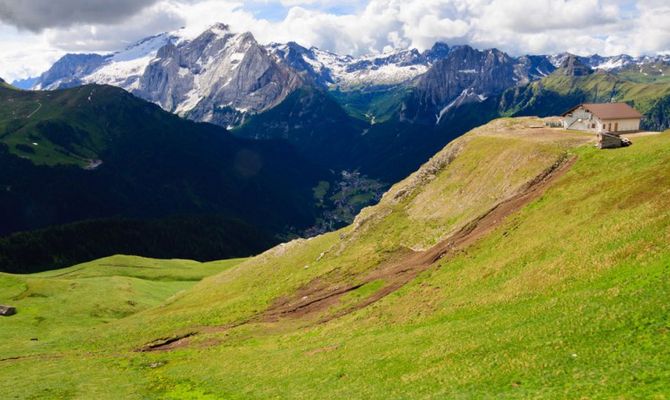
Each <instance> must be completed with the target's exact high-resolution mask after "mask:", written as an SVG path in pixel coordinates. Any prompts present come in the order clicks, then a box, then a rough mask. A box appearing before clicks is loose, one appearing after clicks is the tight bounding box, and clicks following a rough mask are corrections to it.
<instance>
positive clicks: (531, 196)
mask: <svg viewBox="0 0 670 400" xmlns="http://www.w3.org/2000/svg"><path fill="white" fill-rule="evenodd" d="M575 161H576V157H568V156H564V157H562V158H560V159H559V160H558V161H557V162H556V163H555V164H554V165H552V166H551V167H550V168H548V169H547V170H545V171H544V172H542V173H541V174H540V175H538V176H537V177H536V178H535V179H533V180H531V181H530V182H528V183H527V184H526V185H525V186H524V187H523V188H522V189H521V190H519V192H518V193H517V194H515V195H514V196H512V197H510V198H508V199H506V200H503V201H501V202H500V203H498V204H496V205H495V206H494V207H493V208H491V209H490V210H488V211H487V212H486V213H484V214H483V215H481V216H480V217H478V218H475V219H474V220H472V221H470V222H469V223H468V224H467V225H465V226H464V227H463V228H462V229H460V230H459V231H457V232H456V233H454V234H453V235H451V236H449V237H448V238H447V239H445V240H443V241H441V242H440V243H438V244H436V245H435V246H433V247H431V248H430V249H428V250H425V251H417V252H412V251H410V252H409V253H408V254H405V255H403V256H401V257H399V258H398V259H397V260H393V261H390V262H387V263H384V264H381V265H380V266H379V267H377V268H375V269H374V270H372V271H371V272H370V273H368V274H367V275H363V276H361V277H360V278H359V280H357V281H356V283H351V282H348V283H344V282H342V283H339V284H338V283H334V282H327V281H324V280H323V279H321V278H318V279H316V280H314V281H312V282H310V283H309V284H307V285H305V286H304V287H303V288H301V289H299V290H298V291H297V292H296V293H295V294H294V295H293V296H291V297H288V298H280V299H278V300H277V301H276V302H275V303H274V304H273V305H272V306H271V307H270V308H269V309H267V310H266V311H264V312H262V313H260V314H258V315H255V316H253V317H251V318H249V319H248V320H246V321H243V322H239V323H236V324H235V325H230V326H221V327H204V328H202V329H200V330H199V331H198V332H202V333H212V332H223V331H226V330H228V329H231V328H233V327H236V326H240V325H243V324H246V323H252V322H266V323H271V322H277V321H280V320H282V319H301V320H305V321H306V322H309V321H312V322H314V323H323V322H327V321H330V320H332V319H335V318H339V317H341V316H343V315H346V314H349V313H352V312H354V311H356V310H359V309H362V308H364V307H367V306H369V305H370V304H373V303H375V302H377V301H379V300H381V299H383V298H384V297H386V296H388V295H389V294H391V293H393V292H395V291H396V290H398V289H400V288H402V287H403V286H405V285H406V284H407V283H409V282H411V281H412V280H413V279H414V278H416V277H417V275H419V274H420V273H421V272H423V271H426V270H427V269H429V268H430V267H432V266H433V265H434V264H435V263H436V262H437V261H439V260H440V259H442V258H445V257H449V256H453V255H455V254H457V253H458V252H459V251H462V250H464V249H466V248H467V247H468V246H470V245H472V244H474V243H475V242H477V241H478V240H479V239H480V238H482V237H484V236H486V235H487V234H489V233H490V232H491V231H493V230H494V229H496V228H497V227H498V226H500V225H501V224H502V222H503V221H504V220H505V219H506V218H507V217H508V216H510V215H511V214H514V213H515V212H517V211H519V210H520V209H521V208H523V207H524V206H525V205H527V204H529V203H530V202H532V201H533V200H535V199H537V198H539V197H541V196H542V195H543V194H544V193H545V191H546V190H547V189H548V188H549V187H550V186H551V184H552V183H553V182H554V181H556V180H557V179H558V178H560V177H561V176H563V174H565V173H566V172H567V171H568V170H569V169H570V167H571V166H572V165H573V164H574V162H575ZM378 280H382V281H383V282H384V285H383V286H382V287H381V288H380V289H379V290H377V291H376V292H375V293H373V294H372V295H370V296H368V297H366V298H364V299H362V300H360V301H358V302H354V303H351V304H348V305H346V306H345V307H339V308H338V309H337V311H330V312H329V310H331V308H334V307H335V306H341V304H340V303H341V300H342V297H343V296H345V295H346V294H348V293H351V292H353V291H355V290H356V289H359V288H361V287H362V286H364V285H366V284H368V283H371V282H374V281H378ZM198 332H191V333H189V334H188V335H184V336H182V337H175V338H171V339H167V340H166V339H163V340H164V343H161V341H162V340H157V341H154V342H153V343H151V344H148V345H146V346H144V347H143V348H142V349H140V350H141V351H161V350H172V349H176V348H179V347H184V346H187V345H189V343H190V339H191V338H192V337H193V336H194V335H196V334H197V333H198Z"/></svg>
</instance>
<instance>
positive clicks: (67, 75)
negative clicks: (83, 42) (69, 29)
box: [36, 54, 108, 89]
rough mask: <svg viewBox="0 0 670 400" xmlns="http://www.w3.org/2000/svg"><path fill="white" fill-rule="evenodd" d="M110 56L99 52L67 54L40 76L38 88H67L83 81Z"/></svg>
mask: <svg viewBox="0 0 670 400" xmlns="http://www.w3.org/2000/svg"><path fill="white" fill-rule="evenodd" d="M107 59H108V57H105V56H101V55H99V54H66V55H65V56H63V58H61V59H60V60H58V61H56V63H55V64H54V65H53V66H52V67H51V68H50V69H49V70H48V71H46V72H45V73H43V74H42V75H41V76H40V80H39V84H38V85H37V86H36V89H58V88H67V87H73V86H77V85H81V84H82V83H83V79H84V77H86V76H87V75H89V74H91V73H93V72H94V71H95V70H96V69H98V68H100V67H101V66H102V65H103V64H104V63H105V61H106V60H107Z"/></svg>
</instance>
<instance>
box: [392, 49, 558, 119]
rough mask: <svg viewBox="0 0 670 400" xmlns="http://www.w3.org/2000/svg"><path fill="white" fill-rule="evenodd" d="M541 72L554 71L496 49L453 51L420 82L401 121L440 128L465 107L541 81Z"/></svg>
mask: <svg viewBox="0 0 670 400" xmlns="http://www.w3.org/2000/svg"><path fill="white" fill-rule="evenodd" d="M541 68H546V69H550V68H549V64H548V63H544V62H542V60H539V59H532V58H530V57H524V58H521V59H515V58H513V57H510V56H509V55H507V54H506V53H504V52H502V51H499V50H496V49H491V50H485V51H479V50H476V49H473V48H472V47H470V46H459V47H455V48H452V49H451V51H450V52H449V54H448V55H447V57H446V58H444V59H441V60H438V61H436V62H435V64H434V65H432V67H431V68H430V69H429V70H428V72H426V73H425V74H423V75H421V76H420V77H419V78H417V80H416V82H415V84H414V91H413V94H412V95H411V96H410V97H409V98H408V99H406V100H405V104H404V106H403V112H402V115H401V118H402V119H404V120H410V121H415V122H424V123H433V124H439V123H440V121H441V120H442V118H443V117H444V116H445V115H446V114H447V113H448V112H450V111H451V110H453V109H456V108H458V107H459V106H461V105H463V104H467V103H473V102H482V101H485V100H486V99H487V98H488V97H489V96H491V95H495V94H499V93H501V92H503V91H504V90H506V89H508V88H510V87H514V86H516V85H521V84H524V83H527V82H529V81H530V80H535V79H537V77H538V76H540V75H541V74H542V72H538V71H542V69H541ZM543 72H544V71H543ZM548 72H550V71H548Z"/></svg>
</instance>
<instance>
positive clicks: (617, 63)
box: [593, 58, 625, 71]
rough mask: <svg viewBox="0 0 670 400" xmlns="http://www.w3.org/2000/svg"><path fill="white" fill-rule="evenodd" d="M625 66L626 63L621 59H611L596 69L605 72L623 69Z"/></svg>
mask: <svg viewBox="0 0 670 400" xmlns="http://www.w3.org/2000/svg"><path fill="white" fill-rule="evenodd" d="M624 65H625V62H624V60H623V59H621V58H618V59H617V58H609V59H607V60H606V61H605V62H603V63H601V64H599V65H596V66H595V67H593V68H594V69H602V70H605V71H611V70H613V69H617V68H621V67H623V66H624Z"/></svg>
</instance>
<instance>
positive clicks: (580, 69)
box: [558, 54, 593, 76]
mask: <svg viewBox="0 0 670 400" xmlns="http://www.w3.org/2000/svg"><path fill="white" fill-rule="evenodd" d="M558 73H560V74H561V75H565V76H586V75H590V74H592V73H593V70H592V69H591V67H589V66H588V65H587V64H586V63H584V62H583V61H582V60H580V58H579V57H578V56H576V55H574V54H569V55H568V56H567V57H565V59H564V60H563V61H562V62H561V64H560V66H559V67H558Z"/></svg>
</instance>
